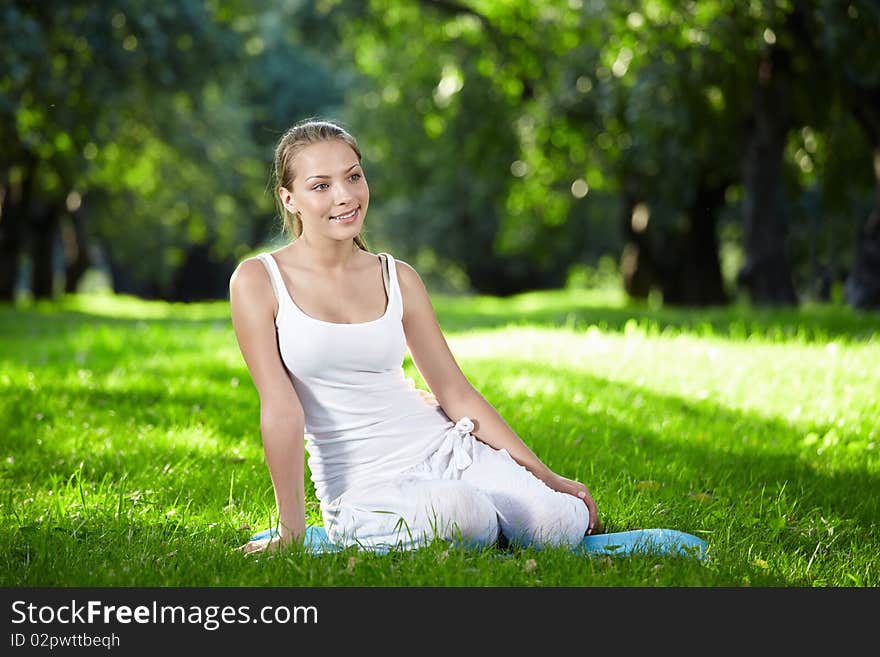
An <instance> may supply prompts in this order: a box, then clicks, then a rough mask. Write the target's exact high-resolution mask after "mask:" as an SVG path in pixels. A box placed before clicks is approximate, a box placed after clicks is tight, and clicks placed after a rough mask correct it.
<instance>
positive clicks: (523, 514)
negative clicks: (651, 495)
mask: <svg viewBox="0 0 880 657" xmlns="http://www.w3.org/2000/svg"><path fill="white" fill-rule="evenodd" d="M462 440H465V441H468V440H469V441H473V443H474V444H473V445H472V446H470V448H471V449H470V451H471V455H472V457H471V461H472V462H471V464H470V465H469V466H468V468H467V469H465V470H464V471H462V473H461V479H462V481H468V482H471V483H473V484H474V486H476V487H477V488H479V489H480V490H482V491H483V492H484V493H486V495H487V496H488V497H489V499H490V500H492V503H493V504H494V505H495V508H496V509H497V511H498V519H499V525H500V528H501V532H502V533H503V534H504V536H505V537H506V538H507V539H508V540H509V541H510V542H511V543H515V544H519V545H534V546H544V545H567V546H569V547H574V546H576V545H578V544H579V543H580V542H581V541H582V540H583V538H584V535H585V534H586V531H587V528H588V527H589V524H590V512H589V509H587V505H586V504H584V502H583V500H581V499H580V498H578V497H575V496H574V495H569V494H567V493H560V492H559V491H555V490H553V489H552V488H550V487H549V486H547V484H545V483H544V482H543V481H541V480H540V479H538V478H537V477H536V476H535V475H533V474H532V473H531V472H529V471H528V470H526V469H525V468H524V467H523V466H521V465H520V464H519V463H517V462H516V461H514V460H513V458H512V457H511V456H510V454H508V453H507V450H496V449H494V448H492V447H490V446H489V445H487V444H486V443H483V442H481V441H479V440H478V439H477V438H475V437H474V436H472V435H471V436H467V437H463V438H462Z"/></svg>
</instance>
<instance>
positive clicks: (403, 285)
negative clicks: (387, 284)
mask: <svg viewBox="0 0 880 657" xmlns="http://www.w3.org/2000/svg"><path fill="white" fill-rule="evenodd" d="M394 263H395V268H396V269H397V280H398V281H399V282H400V289H401V291H406V290H422V291H423V290H424V289H425V284H424V282H423V281H422V277H421V276H419V272H417V271H416V270H415V268H414V267H413V266H412V265H410V264H409V263H408V262H404V261H403V260H398V259H397V258H395V259H394Z"/></svg>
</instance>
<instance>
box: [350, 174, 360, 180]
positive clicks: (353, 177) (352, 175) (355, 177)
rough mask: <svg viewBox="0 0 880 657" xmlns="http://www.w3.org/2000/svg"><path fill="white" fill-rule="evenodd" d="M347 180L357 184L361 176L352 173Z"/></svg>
mask: <svg viewBox="0 0 880 657" xmlns="http://www.w3.org/2000/svg"><path fill="white" fill-rule="evenodd" d="M348 179H349V180H351V181H352V182H357V181H358V180H360V179H361V174H359V173H353V174H351V175H350V176H349V177H348Z"/></svg>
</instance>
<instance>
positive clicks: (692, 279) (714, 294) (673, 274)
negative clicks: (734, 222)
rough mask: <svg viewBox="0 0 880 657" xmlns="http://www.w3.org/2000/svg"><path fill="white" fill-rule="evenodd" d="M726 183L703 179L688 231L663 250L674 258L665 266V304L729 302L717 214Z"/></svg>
mask: <svg viewBox="0 0 880 657" xmlns="http://www.w3.org/2000/svg"><path fill="white" fill-rule="evenodd" d="M726 187H727V185H726V183H724V182H717V183H715V184H710V183H709V182H708V181H707V180H706V179H705V178H702V179H701V180H700V182H699V185H698V188H697V194H696V198H694V201H693V203H692V204H691V206H690V207H689V208H688V210H687V217H688V228H687V232H685V233H684V234H683V235H676V236H675V238H674V239H675V240H676V243H674V244H672V245H670V248H669V249H664V250H663V253H664V254H665V255H666V256H667V257H669V256H671V259H670V260H669V261H668V262H667V264H666V265H665V266H664V267H663V271H662V274H661V281H660V282H661V290H662V291H663V303H664V304H669V305H678V306H712V305H721V304H725V303H727V302H728V301H729V299H728V296H727V293H726V292H725V290H724V281H723V279H722V276H721V261H720V258H719V256H718V236H717V225H718V212H719V211H720V209H721V207H722V206H723V205H724V192H725V189H726Z"/></svg>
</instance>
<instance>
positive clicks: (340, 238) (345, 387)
mask: <svg viewBox="0 0 880 657" xmlns="http://www.w3.org/2000/svg"><path fill="white" fill-rule="evenodd" d="M275 178H276V179H275V181H274V182H275V185H274V190H275V193H276V194H277V196H276V200H277V202H278V204H279V211H280V213H281V214H282V216H283V218H284V223H285V227H286V228H287V230H288V231H289V232H290V233H291V234H292V235H293V236H294V239H293V240H292V241H291V242H290V243H289V244H287V245H286V246H284V247H282V248H280V249H277V250H275V251H273V252H271V253H270V252H266V253H261V254H259V255H258V256H257V257H255V258H249V259H247V260H244V261H243V262H241V263H240V264H239V265H238V267H237V268H236V270H235V272H234V273H233V275H232V277H231V279H230V283H229V290H230V302H231V313H232V323H233V327H234V329H235V335H236V338H237V340H238V345H239V348H240V349H241V353H242V356H243V357H244V360H245V363H246V364H247V367H248V371H249V372H250V375H251V377H252V379H253V381H254V385H255V386H256V388H257V391H258V393H259V397H260V431H261V434H262V439H263V446H264V449H265V455H266V462H267V465H268V468H269V473H270V476H271V479H272V484H273V486H274V489H275V501H276V504H277V511H278V524H279V528H278V532H277V533H276V535H274V536H272V537H271V538H266V539H261V540H255V541H250V542H248V543H247V544H246V545H244V546H242V549H243V550H244V551H245V552H254V551H259V550H265V549H275V548H278V547H281V546H285V545H287V544H289V543H291V542H294V541H299V542H301V541H303V539H304V535H305V530H306V521H305V503H304V497H305V494H304V481H303V478H304V470H305V468H304V449H306V450H307V451H308V454H309V461H308V464H309V470H310V472H311V477H312V482H313V483H314V487H315V494H316V496H317V498H318V500H319V501H320V506H321V514H322V517H323V523H324V527H325V529H326V531H327V535H328V538H329V539H330V540H331V541H332V542H333V543H335V544H337V545H340V546H349V545H352V544H355V545H359V546H362V547H364V548H368V549H369V548H389V547H391V548H400V549H411V548H414V547H418V546H421V545H425V544H427V543H430V542H431V541H432V540H434V539H435V538H440V539H446V540H454V541H456V542H459V543H460V544H465V545H477V546H487V545H491V544H493V543H495V542H496V541H497V540H499V539H500V538H502V537H503V539H505V540H506V541H507V542H509V543H513V544H518V545H538V546H544V545H569V546H574V545H577V544H578V543H579V542H580V541H581V540H582V539H583V537H584V535H585V534H590V533H593V532H596V531H600V524H599V521H598V517H597V511H596V504H595V502H594V501H593V498H592V496H591V495H590V491H589V490H587V487H586V486H584V485H583V484H582V483H580V482H577V481H574V480H572V479H567V478H566V477H563V476H561V475H558V474H556V473H554V472H552V471H551V470H550V469H549V468H548V467H547V466H546V465H544V464H543V463H542V462H541V461H540V460H539V459H538V457H537V456H535V454H534V453H533V452H532V451H531V450H530V449H529V448H528V447H527V446H526V445H525V443H524V442H523V441H522V440H521V439H520V438H519V437H518V436H517V434H516V433H514V431H513V430H512V429H511V428H510V426H508V424H507V423H506V422H505V421H504V420H503V419H502V418H501V416H500V415H499V414H498V412H497V411H496V410H495V408H493V407H492V405H491V404H490V403H489V402H487V401H486V400H485V399H484V398H483V396H482V395H481V394H480V393H479V392H477V390H476V389H474V387H473V386H472V385H471V384H470V383H469V382H468V380H467V378H465V376H464V374H463V373H462V371H461V370H460V368H459V366H458V364H457V363H456V361H455V358H454V357H453V355H452V353H451V352H450V350H449V347H448V345H447V343H446V340H445V338H444V337H443V334H442V332H441V330H440V327H439V325H438V323H437V319H436V316H435V314H434V310H433V306H432V304H431V301H430V299H429V297H428V294H427V291H426V289H425V286H424V284H423V283H422V280H421V278H420V277H419V275H418V273H417V272H416V271H415V270H414V269H413V268H412V267H411V266H409V265H408V264H406V263H405V262H402V261H399V260H395V259H394V258H393V257H392V256H391V255H389V254H387V253H381V254H373V253H370V252H369V251H368V250H367V247H366V246H365V244H364V242H363V240H362V238H361V236H360V232H361V228H362V226H363V223H364V218H365V217H366V214H367V207H368V205H369V200H370V193H369V188H368V187H367V180H366V178H365V177H364V171H363V168H362V165H361V153H360V150H359V149H358V146H357V143H356V141H355V139H354V138H353V137H352V136H351V135H350V134H349V133H348V132H347V131H345V130H344V129H343V128H342V127H340V126H339V125H337V124H335V123H333V122H329V121H304V122H301V123H299V124H297V125H295V126H293V127H292V128H290V129H289V130H288V131H287V132H286V133H285V134H284V136H283V137H282V138H281V139H280V141H279V142H278V145H277V148H276V151H275ZM414 220H416V221H417V220H418V218H417V217H415V218H414ZM407 347H408V348H409V351H410V353H411V355H412V359H413V362H414V363H415V365H416V367H417V368H418V370H419V372H420V373H421V375H422V377H423V378H424V380H425V382H426V383H427V384H428V386H429V388H430V390H431V393H427V392H425V391H420V390H418V389H417V388H416V387H415V386H414V385H413V383H412V381H411V380H410V379H407V378H405V376H404V372H403V359H404V355H405V352H406V349H407ZM304 442H305V445H304Z"/></svg>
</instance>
